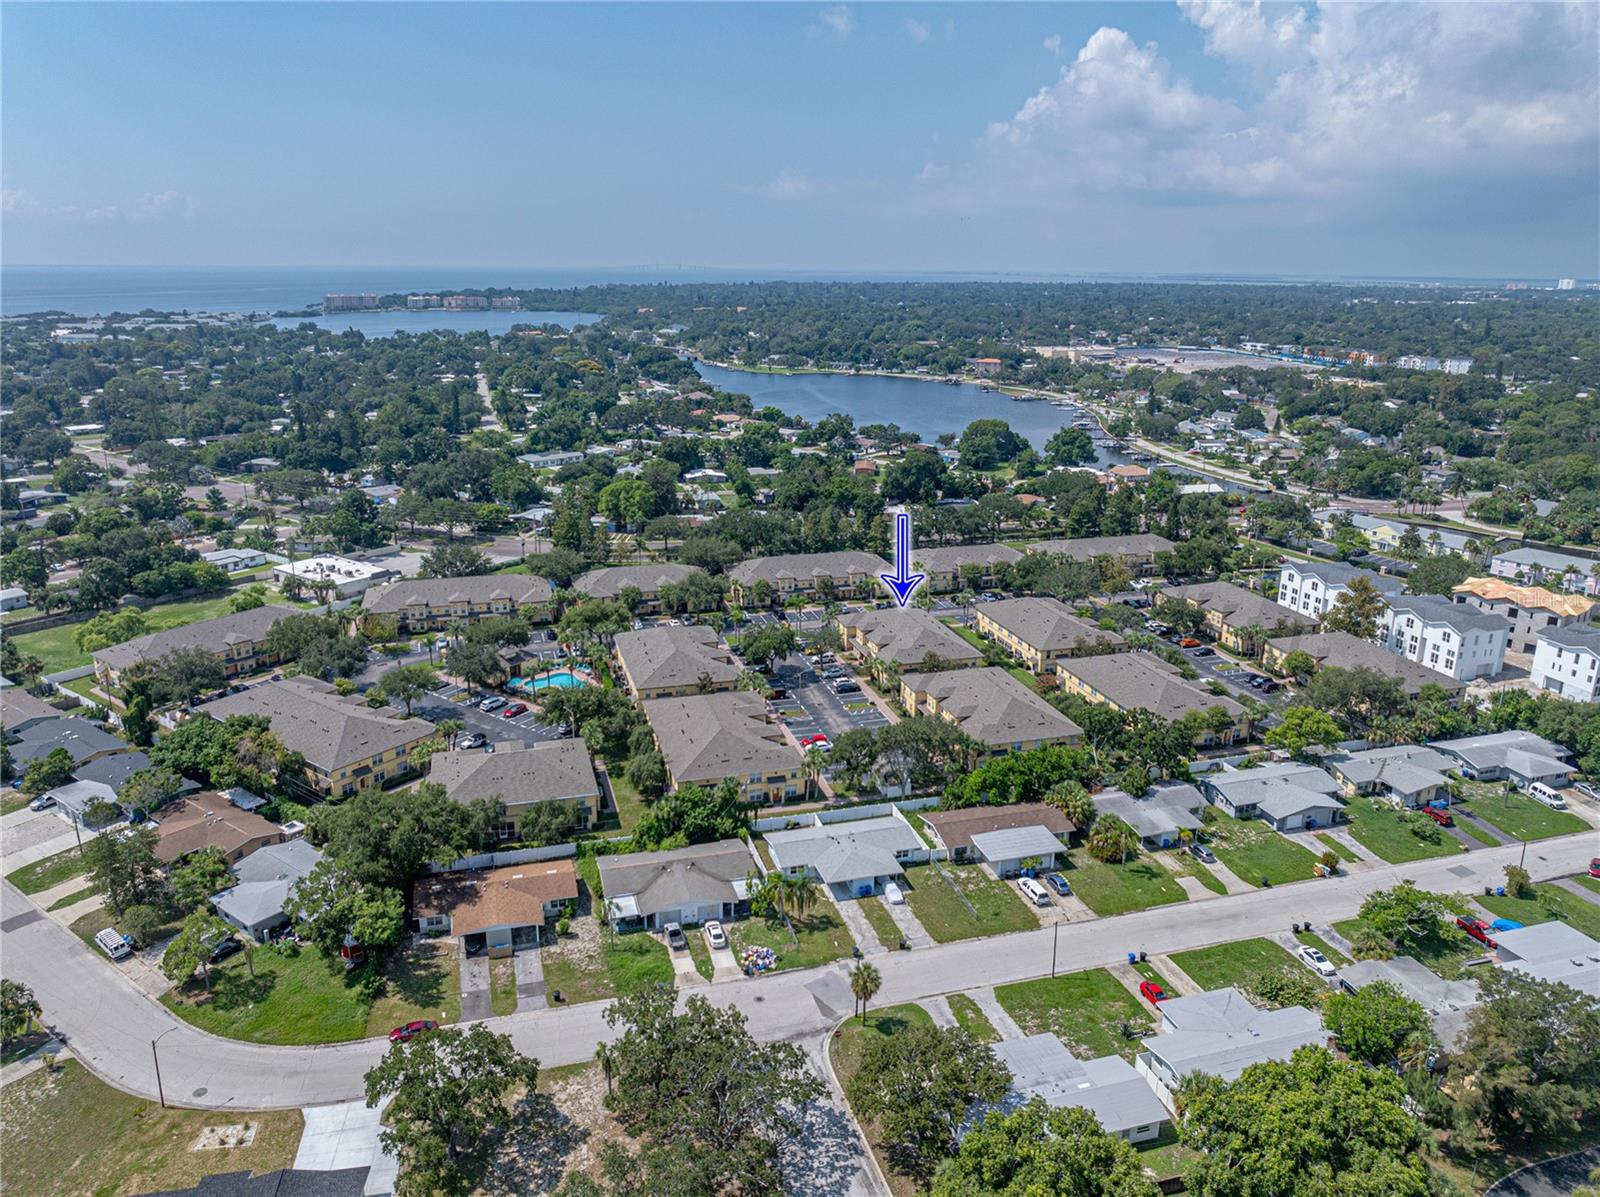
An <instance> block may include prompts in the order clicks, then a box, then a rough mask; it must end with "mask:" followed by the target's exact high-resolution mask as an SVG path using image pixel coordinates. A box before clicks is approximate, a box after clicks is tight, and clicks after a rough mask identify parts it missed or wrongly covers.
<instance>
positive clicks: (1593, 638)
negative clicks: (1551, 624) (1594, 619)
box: [1539, 624, 1600, 657]
mask: <svg viewBox="0 0 1600 1197" xmlns="http://www.w3.org/2000/svg"><path fill="white" fill-rule="evenodd" d="M1539 639H1540V640H1543V641H1545V642H1547V643H1549V644H1559V645H1560V646H1561V647H1562V648H1570V649H1572V650H1574V651H1575V652H1585V653H1593V654H1594V655H1595V656H1597V657H1600V628H1594V627H1582V626H1580V625H1578V624H1571V625H1569V626H1567V627H1564V628H1563V627H1556V628H1547V629H1545V630H1544V631H1542V632H1540V633H1539Z"/></svg>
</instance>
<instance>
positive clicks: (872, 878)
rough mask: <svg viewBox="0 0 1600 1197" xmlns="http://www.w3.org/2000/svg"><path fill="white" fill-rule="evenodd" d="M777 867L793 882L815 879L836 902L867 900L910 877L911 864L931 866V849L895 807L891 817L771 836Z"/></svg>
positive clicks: (814, 824)
mask: <svg viewBox="0 0 1600 1197" xmlns="http://www.w3.org/2000/svg"><path fill="white" fill-rule="evenodd" d="M766 843H767V851H768V852H769V853H770V854H771V856H772V867H773V868H774V869H775V870H777V871H778V872H780V873H782V874H784V875H785V876H787V877H814V878H816V879H817V880H818V881H821V882H822V883H823V884H824V885H826V886H827V887H828V889H829V891H830V892H831V893H832V894H833V896H834V897H836V898H841V899H843V898H865V897H869V896H871V895H872V894H875V893H878V892H880V891H881V890H882V889H883V887H884V885H885V884H886V883H887V882H890V881H893V880H894V879H895V878H896V877H899V876H901V875H903V874H904V872H905V864H906V862H907V861H913V860H926V859H927V858H928V848H927V845H926V844H924V843H923V842H922V837H921V836H919V835H918V834H917V833H916V830H915V829H914V828H913V827H912V826H911V824H910V823H908V822H906V818H905V816H904V815H902V814H901V813H900V812H899V811H898V810H896V809H895V808H894V807H890V808H889V813H888V814H885V815H876V816H869V817H867V818H862V819H849V820H842V821H839V822H823V821H822V819H821V818H819V817H817V816H815V815H813V816H811V818H810V820H809V821H808V823H807V825H805V826H803V827H797V828H792V829H787V830H783V831H769V832H767V835H766Z"/></svg>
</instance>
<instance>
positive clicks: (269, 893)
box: [211, 839, 323, 939]
mask: <svg viewBox="0 0 1600 1197" xmlns="http://www.w3.org/2000/svg"><path fill="white" fill-rule="evenodd" d="M322 859H323V855H322V853H321V852H319V851H318V850H317V849H316V848H313V847H312V846H311V844H310V843H308V842H307V841H305V840H302V839H297V840H286V841H284V842H283V843H281V844H265V845H263V846H262V847H260V848H257V849H256V850H255V851H254V852H252V853H251V854H250V855H249V856H246V857H245V858H244V859H242V860H240V861H237V862H235V863H234V865H233V867H232V868H231V869H229V870H228V871H229V873H231V874H232V875H233V879H234V885H233V886H232V887H231V888H229V889H225V890H223V891H222V892H220V893H217V894H213V895H212V897H211V905H212V906H213V907H214V908H215V909H216V912H217V913H218V914H219V915H221V916H222V918H223V919H224V920H226V921H227V922H229V923H231V924H233V926H235V927H237V928H239V930H241V931H243V932H244V933H245V934H246V935H248V936H250V937H251V938H252V939H261V938H263V937H264V936H265V935H267V934H268V933H269V932H271V931H273V930H275V929H276V928H278V927H281V926H283V925H284V924H286V923H287V922H288V921H289V916H288V915H287V914H285V913H284V905H285V904H286V903H287V902H288V900H289V894H290V891H291V890H293V888H294V887H295V886H296V885H297V884H299V883H300V882H301V881H303V880H305V879H306V878H307V877H309V876H310V875H311V870H312V869H314V868H316V867H317V865H318V864H320V863H321V861H322Z"/></svg>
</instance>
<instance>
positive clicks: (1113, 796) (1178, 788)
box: [1093, 782, 1206, 849]
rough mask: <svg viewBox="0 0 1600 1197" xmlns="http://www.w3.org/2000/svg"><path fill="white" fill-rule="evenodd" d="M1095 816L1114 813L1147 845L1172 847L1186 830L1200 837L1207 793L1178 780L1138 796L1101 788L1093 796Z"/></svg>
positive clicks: (1151, 846) (1148, 846) (1178, 842)
mask: <svg viewBox="0 0 1600 1197" xmlns="http://www.w3.org/2000/svg"><path fill="white" fill-rule="evenodd" d="M1093 801H1094V810H1095V814H1096V815H1114V816H1116V817H1117V818H1119V819H1121V820H1122V821H1123V822H1124V823H1126V824H1127V825H1128V826H1129V827H1131V828H1133V830H1134V831H1135V832H1136V833H1137V834H1138V836H1139V842H1140V843H1141V844H1143V845H1144V846H1145V847H1146V848H1152V849H1154V848H1171V847H1175V846H1176V845H1178V844H1181V843H1182V842H1183V838H1184V837H1183V833H1184V832H1186V831H1187V832H1188V833H1189V834H1190V836H1198V835H1199V834H1200V831H1201V829H1202V828H1203V827H1204V826H1205V824H1204V822H1203V821H1202V820H1201V818H1200V810H1201V808H1202V807H1203V806H1205V804H1206V800H1205V798H1204V796H1203V795H1202V794H1201V793H1200V791H1199V790H1198V789H1196V788H1195V787H1194V786H1192V785H1188V784H1186V783H1183V782H1175V783H1170V784H1167V785H1159V786H1155V787H1153V788H1151V789H1149V790H1146V791H1145V792H1144V794H1143V795H1141V796H1140V797H1138V798H1135V797H1134V796H1133V795H1132V794H1129V793H1126V792H1125V791H1123V790H1116V789H1111V790H1101V791H1100V792H1099V793H1098V794H1095V795H1094V797H1093Z"/></svg>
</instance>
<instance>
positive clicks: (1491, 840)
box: [1456, 818, 1500, 848]
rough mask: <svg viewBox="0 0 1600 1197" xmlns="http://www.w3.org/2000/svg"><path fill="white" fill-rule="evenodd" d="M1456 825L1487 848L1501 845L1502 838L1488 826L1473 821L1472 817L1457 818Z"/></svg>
mask: <svg viewBox="0 0 1600 1197" xmlns="http://www.w3.org/2000/svg"><path fill="white" fill-rule="evenodd" d="M1456 826H1457V827H1459V828H1461V830H1462V831H1463V832H1464V833H1465V834H1467V835H1469V836H1471V837H1472V838H1473V839H1475V840H1477V841H1478V842H1479V843H1480V844H1482V845H1483V846H1484V847H1486V848H1497V847H1499V846H1500V840H1499V838H1498V837H1496V836H1495V835H1494V834H1493V833H1491V832H1490V831H1489V829H1488V828H1486V827H1479V826H1478V825H1477V823H1475V822H1473V820H1471V819H1463V818H1458V819H1457V820H1456Z"/></svg>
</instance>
